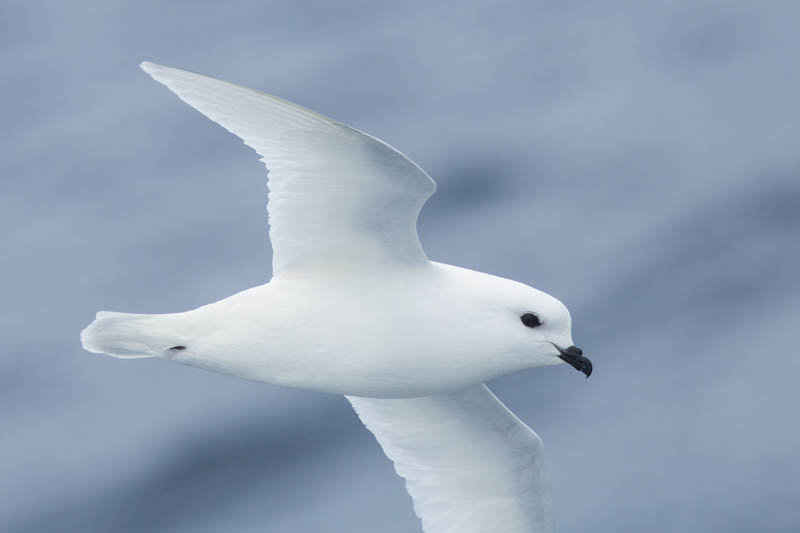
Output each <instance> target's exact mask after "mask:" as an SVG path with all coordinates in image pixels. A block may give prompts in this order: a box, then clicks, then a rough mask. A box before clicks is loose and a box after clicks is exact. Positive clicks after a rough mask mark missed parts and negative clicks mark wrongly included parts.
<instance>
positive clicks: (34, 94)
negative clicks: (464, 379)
mask: <svg viewBox="0 0 800 533" xmlns="http://www.w3.org/2000/svg"><path fill="white" fill-rule="evenodd" d="M431 4H435V5H431ZM799 19H800V7H798V4H797V3H796V2H791V1H786V2H780V1H772V2H758V3H757V2H737V1H716V2H715V1H702V2H698V1H694V0H679V1H670V2H666V1H665V2H590V1H586V2H571V1H570V2H485V3H479V2H436V3H433V2H395V3H391V4H390V3H378V2H356V1H348V2H255V1H231V2H224V3H223V2H216V3H204V2H188V1H187V2H169V3H168V2H100V1H83V2H41V1H24V2H23V1H6V2H3V4H2V5H0V50H2V54H0V67H2V76H0V97H1V100H0V101H2V123H1V124H2V125H0V176H2V188H1V189H0V191H1V193H0V228H2V230H0V231H2V248H3V251H2V254H0V268H1V269H2V282H1V283H2V298H3V303H4V305H3V306H2V309H1V310H0V338H2V341H1V342H2V344H1V345H0V346H1V347H2V353H0V531H4V532H6V531H8V532H15V533H16V532H43V531H59V532H82V533H83V532H94V531H97V532H142V531H148V532H171V533H172V532H178V533H180V532H209V533H210V532H218V531H236V532H242V533H249V532H258V531H282V532H308V531H325V532H339V531H341V532H355V531H364V532H367V531H381V532H386V533H394V532H398V533H399V532H407V531H416V530H418V527H419V526H418V523H417V522H416V519H415V517H414V515H413V512H412V510H411V505H410V500H409V499H408V497H407V496H406V495H405V492H404V489H403V485H402V482H401V480H399V479H398V478H396V477H395V476H394V473H393V470H392V467H391V464H390V463H389V462H388V461H387V460H386V459H385V458H384V457H383V455H382V453H381V451H380V449H379V448H378V446H377V445H376V444H375V442H374V441H373V439H372V437H371V436H370V435H369V434H368V433H367V432H366V431H365V430H364V429H363V428H361V426H360V423H359V422H358V420H357V419H356V417H355V415H354V414H353V413H352V412H351V410H350V408H349V406H348V404H347V402H346V401H345V400H344V399H342V398H339V397H333V396H325V395H321V394H315V393H310V392H304V391H293V390H285V389H280V388H276V387H271V386H267V385H260V384H255V383H248V382H244V381H238V380H235V379H233V378H229V377H224V376H218V375H214V374H211V373H207V372H203V371H200V370H195V369H191V368H188V367H182V366H178V365H172V364H170V363H168V362H165V361H160V360H140V361H119V360H114V359H111V358H104V357H99V356H95V355H91V354H88V353H86V352H83V351H82V350H81V347H80V343H79V339H78V334H79V332H80V330H81V329H82V328H83V327H84V326H85V325H86V324H88V323H89V322H90V321H91V319H92V317H93V314H94V312H95V311H97V310H99V309H110V310H118V311H130V312H168V311H180V310H184V309H187V308H191V307H195V306H198V305H201V304H204V303H207V302H209V301H213V300H217V299H220V298H223V297H225V296H228V295H229V294H232V293H234V292H236V291H239V290H242V289H245V288H247V287H250V286H252V285H256V284H260V283H263V282H265V281H266V280H267V279H268V278H269V275H270V267H269V265H270V250H269V246H268V241H267V235H266V217H265V209H264V205H265V194H266V191H265V187H264V181H265V180H264V171H263V168H262V166H261V164H260V163H259V161H258V157H257V156H256V154H254V153H252V152H251V151H250V149H248V148H247V147H245V146H243V145H242V144H241V143H240V142H239V141H238V140H237V139H235V138H234V137H232V136H231V135H229V134H228V133H226V132H225V131H224V130H222V129H221V128H219V127H217V126H215V125H213V124H212V123H210V122H209V121H207V120H206V119H205V118H204V117H202V116H201V115H200V114H199V113H197V112H195V111H193V110H191V109H190V108H189V107H187V106H186V105H185V104H183V103H181V102H180V101H179V100H177V99H176V98H175V97H174V96H173V95H172V94H170V93H169V92H168V91H167V90H166V89H165V88H164V87H162V86H160V85H158V84H156V83H155V82H153V81H152V80H150V79H149V78H148V77H147V76H146V75H145V74H144V73H142V72H141V71H140V70H139V69H138V68H137V65H138V63H139V62H140V61H141V60H145V59H147V60H151V61H156V62H161V63H165V64H169V65H173V66H178V67H182V68H187V69H191V70H196V71H200V72H205V73H208V74H212V75H215V76H218V77H222V78H225V79H229V80H231V81H235V82H238V83H242V84H245V85H249V86H253V87H257V88H260V89H263V90H266V91H268V92H272V93H275V94H277V95H280V96H282V97H284V98H288V99H290V100H293V101H296V102H298V103H300V104H303V105H305V106H308V107H311V108H312V109H315V110H318V111H320V112H323V113H325V114H328V115H330V116H332V117H335V118H337V119H339V120H341V121H344V122H347V123H350V124H352V125H354V126H356V127H358V128H360V129H362V130H365V131H367V132H369V133H371V134H374V135H377V136H379V137H381V138H383V139H384V140H386V141H388V142H390V143H391V144H393V145H395V146H397V147H398V148H400V149H401V150H402V151H403V152H405V153H406V154H408V155H409V156H411V157H412V158H413V159H415V160H416V161H417V162H418V163H420V164H421V165H422V166H423V167H425V168H426V169H427V170H428V172H429V173H430V174H431V175H432V176H433V178H434V179H436V180H437V182H438V183H439V192H438V193H437V194H436V195H435V196H434V197H433V198H432V200H431V201H430V202H429V204H428V206H427V207H426V209H425V211H424V213H423V216H422V219H421V221H420V235H421V239H422V242H423V244H424V246H425V248H426V251H427V253H428V255H429V256H430V257H431V258H433V259H436V260H439V261H443V262H448V263H454V264H458V265H462V266H466V267H470V268H474V269H478V270H482V271H486V272H490V273H493V274H498V275H501V276H506V277H511V278H514V279H518V280H520V281H523V282H526V283H529V284H531V285H534V286H536V287H538V288H540V289H543V290H545V291H547V292H550V293H552V294H554V295H555V296H557V297H558V298H560V299H561V300H562V301H564V302H565V303H566V304H567V305H568V306H569V307H570V309H571V310H572V315H573V323H574V332H573V333H574V338H575V340H576V342H577V343H578V344H579V345H580V346H582V347H583V348H584V349H585V351H586V353H587V354H588V355H590V356H591V358H592V360H593V361H594V363H595V368H596V370H595V374H594V375H593V376H592V378H591V379H589V380H588V381H587V380H583V379H581V376H580V375H578V374H577V373H576V372H574V371H572V370H571V369H569V368H568V367H566V366H559V367H550V368H545V369H539V370H531V371H527V372H523V373H520V374H517V375H514V376H509V377H506V378H503V379H500V380H497V381H496V382H494V383H493V384H492V387H493V389H494V390H495V391H496V392H497V394H498V395H499V396H500V397H501V399H503V400H504V401H505V402H506V403H507V404H508V405H509V406H510V407H511V408H512V409H513V410H514V411H516V412H517V413H518V414H519V416H520V417H521V418H522V419H524V420H525V421H526V422H528V423H529V424H530V425H531V426H532V427H533V428H534V429H536V430H537V431H538V433H539V434H540V435H541V436H542V438H543V439H544V441H545V445H546V449H547V460H548V464H549V468H550V475H551V478H552V482H553V490H554V500H555V504H556V515H557V521H558V526H559V531H561V532H571V533H579V532H584V531H589V530H591V531H593V532H595V533H600V532H609V533H611V532H615V533H616V532H627V531H631V532H638V531H648V532H659V533H661V532H665V533H666V532H686V531H702V532H752V531H759V532H762V531H763V532H787V533H788V532H796V531H798V530H800V501H799V500H800V461H799V460H798V455H797V450H798V448H799V447H800V428H798V414H797V413H798V408H800V400H798V393H797V384H796V379H797V376H798V374H800V357H798V351H800V350H798V343H799V342H800V341H798V333H797V330H798V323H800V309H799V307H800V304H799V303H798V300H799V298H798V297H799V296H800V244H798V243H799V242H800V239H798V235H799V234H800V231H799V230H800V106H799V105H798V96H797V95H798V94H800V67H798V54H799V53H800V33H798V32H797V27H796V24H797V20H799ZM465 327H468V325H465Z"/></svg>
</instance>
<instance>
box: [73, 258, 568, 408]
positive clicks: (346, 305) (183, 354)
mask: <svg viewBox="0 0 800 533" xmlns="http://www.w3.org/2000/svg"><path fill="white" fill-rule="evenodd" d="M534 291H535V289H531V288H529V287H525V286H524V285H521V284H519V283H517V282H514V281H511V280H507V279H503V278H498V277H496V276H490V275H488V274H483V273H480V272H475V271H472V270H467V269H463V268H458V267H453V266H450V265H443V264H440V263H434V262H427V263H421V264H419V265H412V266H405V265H404V266H396V267H395V268H391V267H387V268H383V269H380V270H379V273H376V272H371V271H363V272H359V271H357V270H353V271H349V270H348V271H333V272H325V271H318V272H311V271H304V272H296V273H292V274H282V275H280V276H277V277H275V278H273V279H272V280H271V281H270V282H269V283H267V284H266V285H261V286H258V287H253V288H252V289H248V290H246V291H243V292H240V293H238V294H234V295H233V296H230V297H228V298H225V299H224V300H220V301H218V302H214V303H212V304H208V305H205V306H203V307H200V308H197V309H194V310H191V311H187V312H184V313H174V314H166V315H133V318H132V317H131V315H127V314H116V313H101V314H100V315H99V317H98V320H97V322H96V323H95V325H94V327H93V328H92V329H89V330H87V331H86V333H84V339H83V340H84V344H85V345H86V347H87V348H88V349H90V350H92V351H96V352H103V353H110V354H112V355H117V356H120V357H137V356H163V357H166V358H168V359H171V360H174V361H177V362H179V363H184V364H188V365H191V366H197V367H201V368H205V369H208V370H213V371H216V372H221V373H225V374H232V375H235V376H238V377H242V378H246V379H250V380H255V381H263V382H266V383H273V384H276V385H285V386H290V387H299V388H305V389H311V390H317V391H322V392H329V393H338V394H348V395H355V396H369V397H375V398H409V397H418V396H426V395H430V394H439V393H443V392H451V391H456V390H459V389H463V388H465V387H467V386H469V385H474V384H476V383H481V382H483V381H486V380H488V379H491V378H493V377H496V376H498V375H501V374H506V373H508V372H509V371H514V370H520V369H523V368H528V367H530V366H533V365H535V364H539V365H547V364H558V363H560V362H561V361H560V360H559V359H558V357H557V356H558V351H557V350H556V349H555V348H553V347H552V346H547V347H546V352H545V356H544V357H540V359H539V360H537V359H536V356H535V353H532V352H533V350H531V349H530V344H531V339H530V336H531V332H529V331H526V330H525V329H524V328H521V327H520V325H519V322H518V320H517V315H518V314H521V313H524V312H525V311H526V310H527V309H528V307H529V306H530V300H531V298H525V297H524V296H525V295H532V296H533V297H534V298H535V297H536V296H537V295H536V293H535V292H534ZM501 293H505V294H506V295H507V296H506V299H504V300H503V301H507V300H508V299H512V300H513V299H514V298H515V296H516V295H518V294H521V295H522V297H517V301H518V312H517V309H508V310H507V309H494V308H493V306H492V302H494V301H497V297H498V294H501ZM550 303H551V305H552V310H551V312H550V313H549V314H550V315H551V316H553V317H554V319H555V318H556V317H557V318H560V320H562V321H564V322H567V321H568V320H569V315H568V313H567V312H566V309H563V310H560V309H559V304H558V303H557V302H555V301H553V302H550ZM539 309H541V305H540V306H539ZM559 311H560V312H559ZM540 312H542V311H540ZM115 321H118V322H117V323H116V324H115ZM550 325H551V326H555V327H558V326H560V325H561V324H558V323H556V324H550ZM113 328H119V329H118V333H117V334H115V335H108V332H109V331H110V330H111V329H113ZM124 328H130V333H126V332H125V329H124ZM567 330H568V328H567ZM95 331H97V332H102V335H100V336H98V337H97V338H95V336H94V332H95ZM148 331H149V332H151V333H152V336H151V335H150V334H144V335H143V332H148ZM515 337H516V338H518V339H519V343H518V345H517V346H516V347H515V346H514V345H512V344H510V343H509V339H513V338H515ZM555 340H557V341H560V343H561V344H562V345H564V346H569V345H570V344H572V340H571V339H570V338H561V339H558V338H557V339H555ZM176 346H180V347H182V348H181V349H174V347H176ZM498 346H507V347H509V348H510V349H508V350H506V351H500V352H498V350H497V347H498ZM513 348H516V349H513ZM487 354H492V356H491V357H487Z"/></svg>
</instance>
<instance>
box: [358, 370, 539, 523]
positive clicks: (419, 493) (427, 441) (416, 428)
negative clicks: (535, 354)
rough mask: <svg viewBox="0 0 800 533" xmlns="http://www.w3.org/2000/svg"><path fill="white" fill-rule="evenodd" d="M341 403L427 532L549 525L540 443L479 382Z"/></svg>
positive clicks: (537, 438) (532, 433) (535, 436)
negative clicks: (378, 451) (396, 478)
mask: <svg viewBox="0 0 800 533" xmlns="http://www.w3.org/2000/svg"><path fill="white" fill-rule="evenodd" d="M348 400H349V401H350V403H351V404H352V406H353V408H354V409H355V411H356V413H358V416H359V417H360V418H361V421H362V422H363V423H364V425H365V426H366V427H367V429H369V430H370V431H371V432H372V433H373V434H374V435H375V438H376V439H377V440H378V443H379V444H380V445H381V447H382V448H383V451H384V452H385V453H386V455H387V456H388V457H389V459H391V460H392V461H394V466H395V470H396V471H397V473H398V474H399V475H400V476H402V477H403V478H405V480H406V488H407V490H408V493H409V494H410V495H411V498H412V499H413V501H414V511H415V512H416V513H417V516H418V517H419V518H420V519H421V520H422V527H423V530H424V531H425V532H426V533H485V532H487V531H502V532H504V533H523V532H524V533H549V532H551V531H552V530H553V518H552V503H551V499H550V484H549V481H548V478H547V471H546V469H545V464H544V454H543V447H542V441H541V439H539V437H538V435H536V433H534V432H533V431H532V430H531V429H530V428H529V427H528V426H526V425H525V424H524V423H523V422H522V421H520V420H519V419H518V418H517V417H516V416H514V414H513V413H512V412H511V411H509V410H508V408H507V407H506V406H505V405H503V404H502V402H500V400H498V399H497V398H496V397H495V396H494V394H492V392H491V391H490V390H489V388H488V387H486V385H478V386H475V387H470V388H468V389H465V390H463V391H460V392H457V393H454V394H445V395H438V396H428V397H423V398H412V399H399V400H395V399H390V400H383V399H372V398H356V397H348Z"/></svg>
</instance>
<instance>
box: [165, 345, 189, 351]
mask: <svg viewBox="0 0 800 533" xmlns="http://www.w3.org/2000/svg"><path fill="white" fill-rule="evenodd" d="M185 349H186V346H173V347H172V348H170V349H169V351H170V352H181V351H183V350H185Z"/></svg>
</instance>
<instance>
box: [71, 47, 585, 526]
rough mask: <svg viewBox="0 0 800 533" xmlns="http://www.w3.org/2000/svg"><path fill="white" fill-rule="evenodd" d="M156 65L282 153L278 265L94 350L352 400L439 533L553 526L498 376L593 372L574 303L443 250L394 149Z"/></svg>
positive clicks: (534, 446) (158, 74) (149, 67)
mask: <svg viewBox="0 0 800 533" xmlns="http://www.w3.org/2000/svg"><path fill="white" fill-rule="evenodd" d="M142 67H143V68H144V70H145V71H147V72H148V73H149V74H150V75H152V76H153V77H154V78H155V79H156V80H157V81H160V82H161V83H163V84H165V85H166V86H167V87H169V88H170V89H171V90H172V91H173V92H175V93H176V94H177V95H178V96H179V97H180V98H181V99H183V100H184V101H186V102H187V103H189V104H190V105H191V106H192V107H195V108H196V109H198V110H199V111H200V112H202V113H203V114H205V115H206V116H208V117H209V118H211V119H212V120H214V121H216V122H218V123H219V124H221V125H222V126H224V127H225V128H226V129H228V130H229V131H231V132H232V133H234V134H236V135H237V136H239V137H241V138H242V139H243V140H244V141H245V143H246V144H248V145H249V146H251V147H253V148H254V149H255V150H256V151H257V152H258V153H259V154H261V156H262V157H263V160H264V162H265V163H266V164H267V165H268V168H269V182H268V186H269V202H268V210H269V220H270V240H271V241H272V246H273V278H272V280H270V282H269V283H267V284H265V285H262V286H259V287H254V288H252V289H248V290H246V291H243V292H240V293H238V294H235V295H233V296H231V297H229V298H225V299H224V300H220V301H218V302H215V303H212V304H208V305H205V306H202V307H199V308H197V309H194V310H191V311H186V312H183V313H173V314H161V315H135V314H126V313H112V312H100V313H98V314H97V318H96V320H95V321H94V322H93V323H92V324H91V325H90V326H89V327H87V328H86V329H85V330H84V331H83V332H82V333H81V340H82V342H83V345H84V347H85V348H86V349H87V350H89V351H92V352H98V353H106V354H109V355H113V356H116V357H122V358H135V357H164V358H167V359H170V360H173V361H176V362H179V363H183V364H187V365H192V366H197V367H201V368H205V369H208V370H212V371H215V372H221V373H225V374H232V375H234V376H238V377H241V378H245V379H250V380H256V381H263V382H266V383H273V384H277V385H284V386H290V387H299V388H305V389H310V390H314V391H320V392H327V393H338V394H344V395H347V396H348V399H349V400H350V402H351V403H352V404H353V407H354V408H355V410H356V412H357V413H358V415H359V417H361V420H362V421H363V422H364V423H365V425H366V426H367V427H368V428H369V429H370V431H372V432H373V433H374V434H375V436H376V438H377V439H378V441H379V442H380V444H381V446H382V447H383V449H384V451H385V452H386V454H387V455H388V456H389V457H390V458H391V459H392V460H393V461H394V462H395V467H396V469H397V472H398V473H399V474H400V475H401V476H403V477H404V478H405V479H406V485H407V488H408V490H409V493H410V494H411V496H412V498H413V499H414V508H415V510H416V512H417V514H418V516H420V518H421V519H422V523H423V527H424V529H425V531H426V532H428V533H450V532H453V533H455V532H458V533H480V532H493V531H503V532H505V533H522V532H542V533H546V532H550V531H552V508H551V504H550V492H549V491H550V489H549V484H548V482H547V474H546V470H545V468H544V462H543V456H542V444H541V441H540V440H539V438H538V436H536V434H535V433H533V431H531V430H530V429H529V428H528V427H527V426H525V424H523V423H522V422H521V421H520V420H518V419H517V418H516V417H515V416H514V415H513V414H512V413H511V412H510V411H508V409H506V408H505V406H503V404H502V403H500V401H499V400H497V398H495V397H494V395H492V393H491V392H490V391H489V389H488V388H486V386H485V385H483V382H484V381H485V380H488V379H490V378H493V377H496V376H500V375H503V374H507V373H510V372H514V371H517V370H520V369H523V368H530V367H534V366H545V365H552V364H559V363H561V362H562V359H563V360H564V361H567V362H569V363H570V364H572V365H573V366H575V367H576V368H578V369H579V370H582V371H583V372H585V373H586V374H587V376H588V374H589V373H590V372H591V363H590V362H589V361H588V360H587V359H585V358H583V357H582V355H581V352H580V350H579V349H577V348H575V347H574V346H571V345H572V337H571V332H570V331H571V322H570V315H569V312H568V311H567V309H566V307H564V306H563V305H562V304H561V302H559V301H558V300H556V299H555V298H553V297H551V296H549V295H547V294H545V293H543V292H541V291H538V290H536V289H534V288H531V287H528V286H526V285H523V284H521V283H517V282H515V281H510V280H507V279H503V278H498V277H495V276H491V275H488V274H482V273H480V272H474V271H471V270H466V269H463V268H458V267H454V266H449V265H445V264H441V263H435V262H432V261H429V260H428V258H427V257H426V256H425V253H424V252H423V250H422V247H421V245H420V243H419V239H418V237H417V233H416V221H417V215H418V214H419V211H420V209H421V208H422V206H423V205H424V203H425V201H426V200H427V199H428V197H429V196H430V195H431V194H433V192H434V191H435V189H436V186H435V183H434V182H433V180H431V178H430V177H429V176H428V175H427V174H426V173H425V172H424V171H423V170H422V169H421V168H420V167H419V166H417V165H416V164H415V163H413V162H412V161H411V160H409V159H408V158H407V157H405V156H404V155H403V154H401V153H400V152H398V151H397V150H395V149H394V148H392V147H390V146H388V145H386V144H385V143H383V142H381V141H379V140H378V139H375V138H374V137H371V136H369V135H367V134H365V133H363V132H360V131H358V130H355V129H353V128H350V127H348V126H345V125H344V124H341V123H338V122H336V121H334V120H331V119H329V118H327V117H324V116H322V115H319V114H317V113H314V112H313V111H309V110H307V109H304V108H302V107H299V106H297V105H295V104H292V103H290V102H286V101H284V100H281V99H279V98H276V97H274V96H270V95H266V94H264V93H260V92H258V91H254V90H252V89H247V88H244V87H240V86H237V85H233V84H230V83H227V82H224V81H221V80H216V79H213V78H209V77H206V76H202V75H199V74H194V73H191V72H186V71H182V70H178V69H172V68H169V67H163V66H160V65H154V64H151V63H143V64H142ZM567 346H570V348H568V349H565V348H564V347H567Z"/></svg>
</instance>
